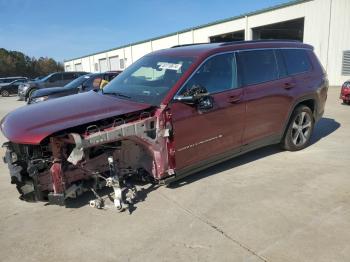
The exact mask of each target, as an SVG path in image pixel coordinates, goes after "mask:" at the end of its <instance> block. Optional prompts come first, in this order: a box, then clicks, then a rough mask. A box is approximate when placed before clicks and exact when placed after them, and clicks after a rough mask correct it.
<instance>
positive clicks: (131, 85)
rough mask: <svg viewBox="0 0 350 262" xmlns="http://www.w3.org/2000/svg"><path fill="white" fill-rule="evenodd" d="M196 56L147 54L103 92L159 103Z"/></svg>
mask: <svg viewBox="0 0 350 262" xmlns="http://www.w3.org/2000/svg"><path fill="white" fill-rule="evenodd" d="M193 60H194V58H192V57H180V56H163V55H157V54H156V55H146V56H144V57H142V58H140V59H139V60H137V61H136V62H135V63H133V64H132V65H130V66H129V67H128V68H127V69H125V71H124V72H123V73H122V74H120V75H119V76H118V77H116V78H115V79H113V80H112V81H111V82H110V83H109V84H108V85H107V86H106V87H105V88H104V92H103V93H104V94H105V95H112V94H117V95H118V96H119V97H123V99H129V100H132V101H136V102H141V103H148V104H152V105H156V106H159V105H160V103H161V101H162V100H163V98H164V97H165V96H166V95H167V94H168V92H169V90H170V89H171V88H172V87H173V86H174V85H175V84H176V82H177V81H178V80H179V79H180V78H181V76H182V75H183V74H184V73H185V72H186V71H187V70H188V69H189V67H190V66H191V64H192V62H193Z"/></svg>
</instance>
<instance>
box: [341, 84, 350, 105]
mask: <svg viewBox="0 0 350 262" xmlns="http://www.w3.org/2000/svg"><path fill="white" fill-rule="evenodd" d="M340 99H341V100H343V103H344V104H348V105H350V80H349V81H346V82H345V83H344V84H343V85H342V87H341V91H340Z"/></svg>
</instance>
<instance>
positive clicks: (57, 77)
mask: <svg viewBox="0 0 350 262" xmlns="http://www.w3.org/2000/svg"><path fill="white" fill-rule="evenodd" d="M60 80H62V74H54V75H52V76H51V77H50V78H49V81H50V82H57V81H60Z"/></svg>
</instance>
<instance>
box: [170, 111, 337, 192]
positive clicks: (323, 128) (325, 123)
mask: <svg viewBox="0 0 350 262" xmlns="http://www.w3.org/2000/svg"><path fill="white" fill-rule="evenodd" d="M339 127H340V124H339V123H338V122H337V121H335V120H334V119H331V118H321V119H320V120H319V122H318V123H317V124H316V126H315V129H314V133H313V135H312V137H311V141H310V146H311V145H313V144H315V143H317V142H318V141H320V140H321V139H323V138H325V137H327V136H329V135H330V134H332V133H333V132H334V131H335V130H337V129H338V128H339ZM280 152H283V150H282V149H281V148H280V147H279V146H278V145H271V146H266V147H263V148H260V149H257V150H254V151H252V152H249V153H247V154H243V155H241V156H238V157H236V158H233V159H230V160H227V161H225V162H223V163H220V164H217V165H215V166H212V167H209V168H207V169H205V170H203V171H200V172H198V173H195V174H193V175H190V176H188V177H185V178H183V179H180V180H178V181H175V182H173V183H171V184H170V185H169V186H168V187H169V188H178V187H182V186H185V185H188V184H191V183H193V182H195V181H197V180H200V179H203V178H206V177H209V176H212V175H215V174H217V173H220V172H224V171H226V170H229V169H232V168H235V167H238V166H242V165H245V164H249V163H253V162H254V161H256V160H258V159H261V158H264V157H268V156H271V155H274V154H277V153H280Z"/></svg>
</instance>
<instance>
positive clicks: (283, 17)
mask: <svg viewBox="0 0 350 262" xmlns="http://www.w3.org/2000/svg"><path fill="white" fill-rule="evenodd" d="M256 39H296V40H300V41H303V42H305V43H308V44H311V45H313V46H314V48H315V52H316V54H317V56H318V57H319V59H320V60H321V62H322V64H323V66H324V68H325V69H326V71H327V72H328V76H329V80H330V84H331V85H341V83H342V82H344V81H345V80H347V79H350V0H304V1H300V0H299V1H292V2H289V3H286V4H282V5H279V6H274V7H271V8H266V9H263V10H259V11H256V12H252V13H247V14H244V15H241V16H237V17H232V18H228V19H225V20H220V21H216V22H213V23H210V24H206V25H201V26H198V27H194V28H189V29H186V30H183V31H179V32H175V33H171V34H168V35H164V36H161V37H157V38H152V39H147V40H144V41H141V42H137V43H131V44H129V45H124V46H120V47H116V48H113V49H110V50H105V51H102V52H99V53H95V54H91V55H86V56H84V57H79V58H74V59H70V60H66V61H65V62H64V66H65V70H66V71H76V70H79V71H80V70H83V71H88V72H103V71H108V70H123V69H124V68H125V67H127V66H129V65H130V64H132V63H133V62H134V61H136V60H137V59H139V58H140V57H142V56H144V55H145V54H147V53H150V52H152V51H155V50H159V49H164V48H169V47H172V46H175V45H183V44H192V43H204V42H223V41H236V40H256Z"/></svg>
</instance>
